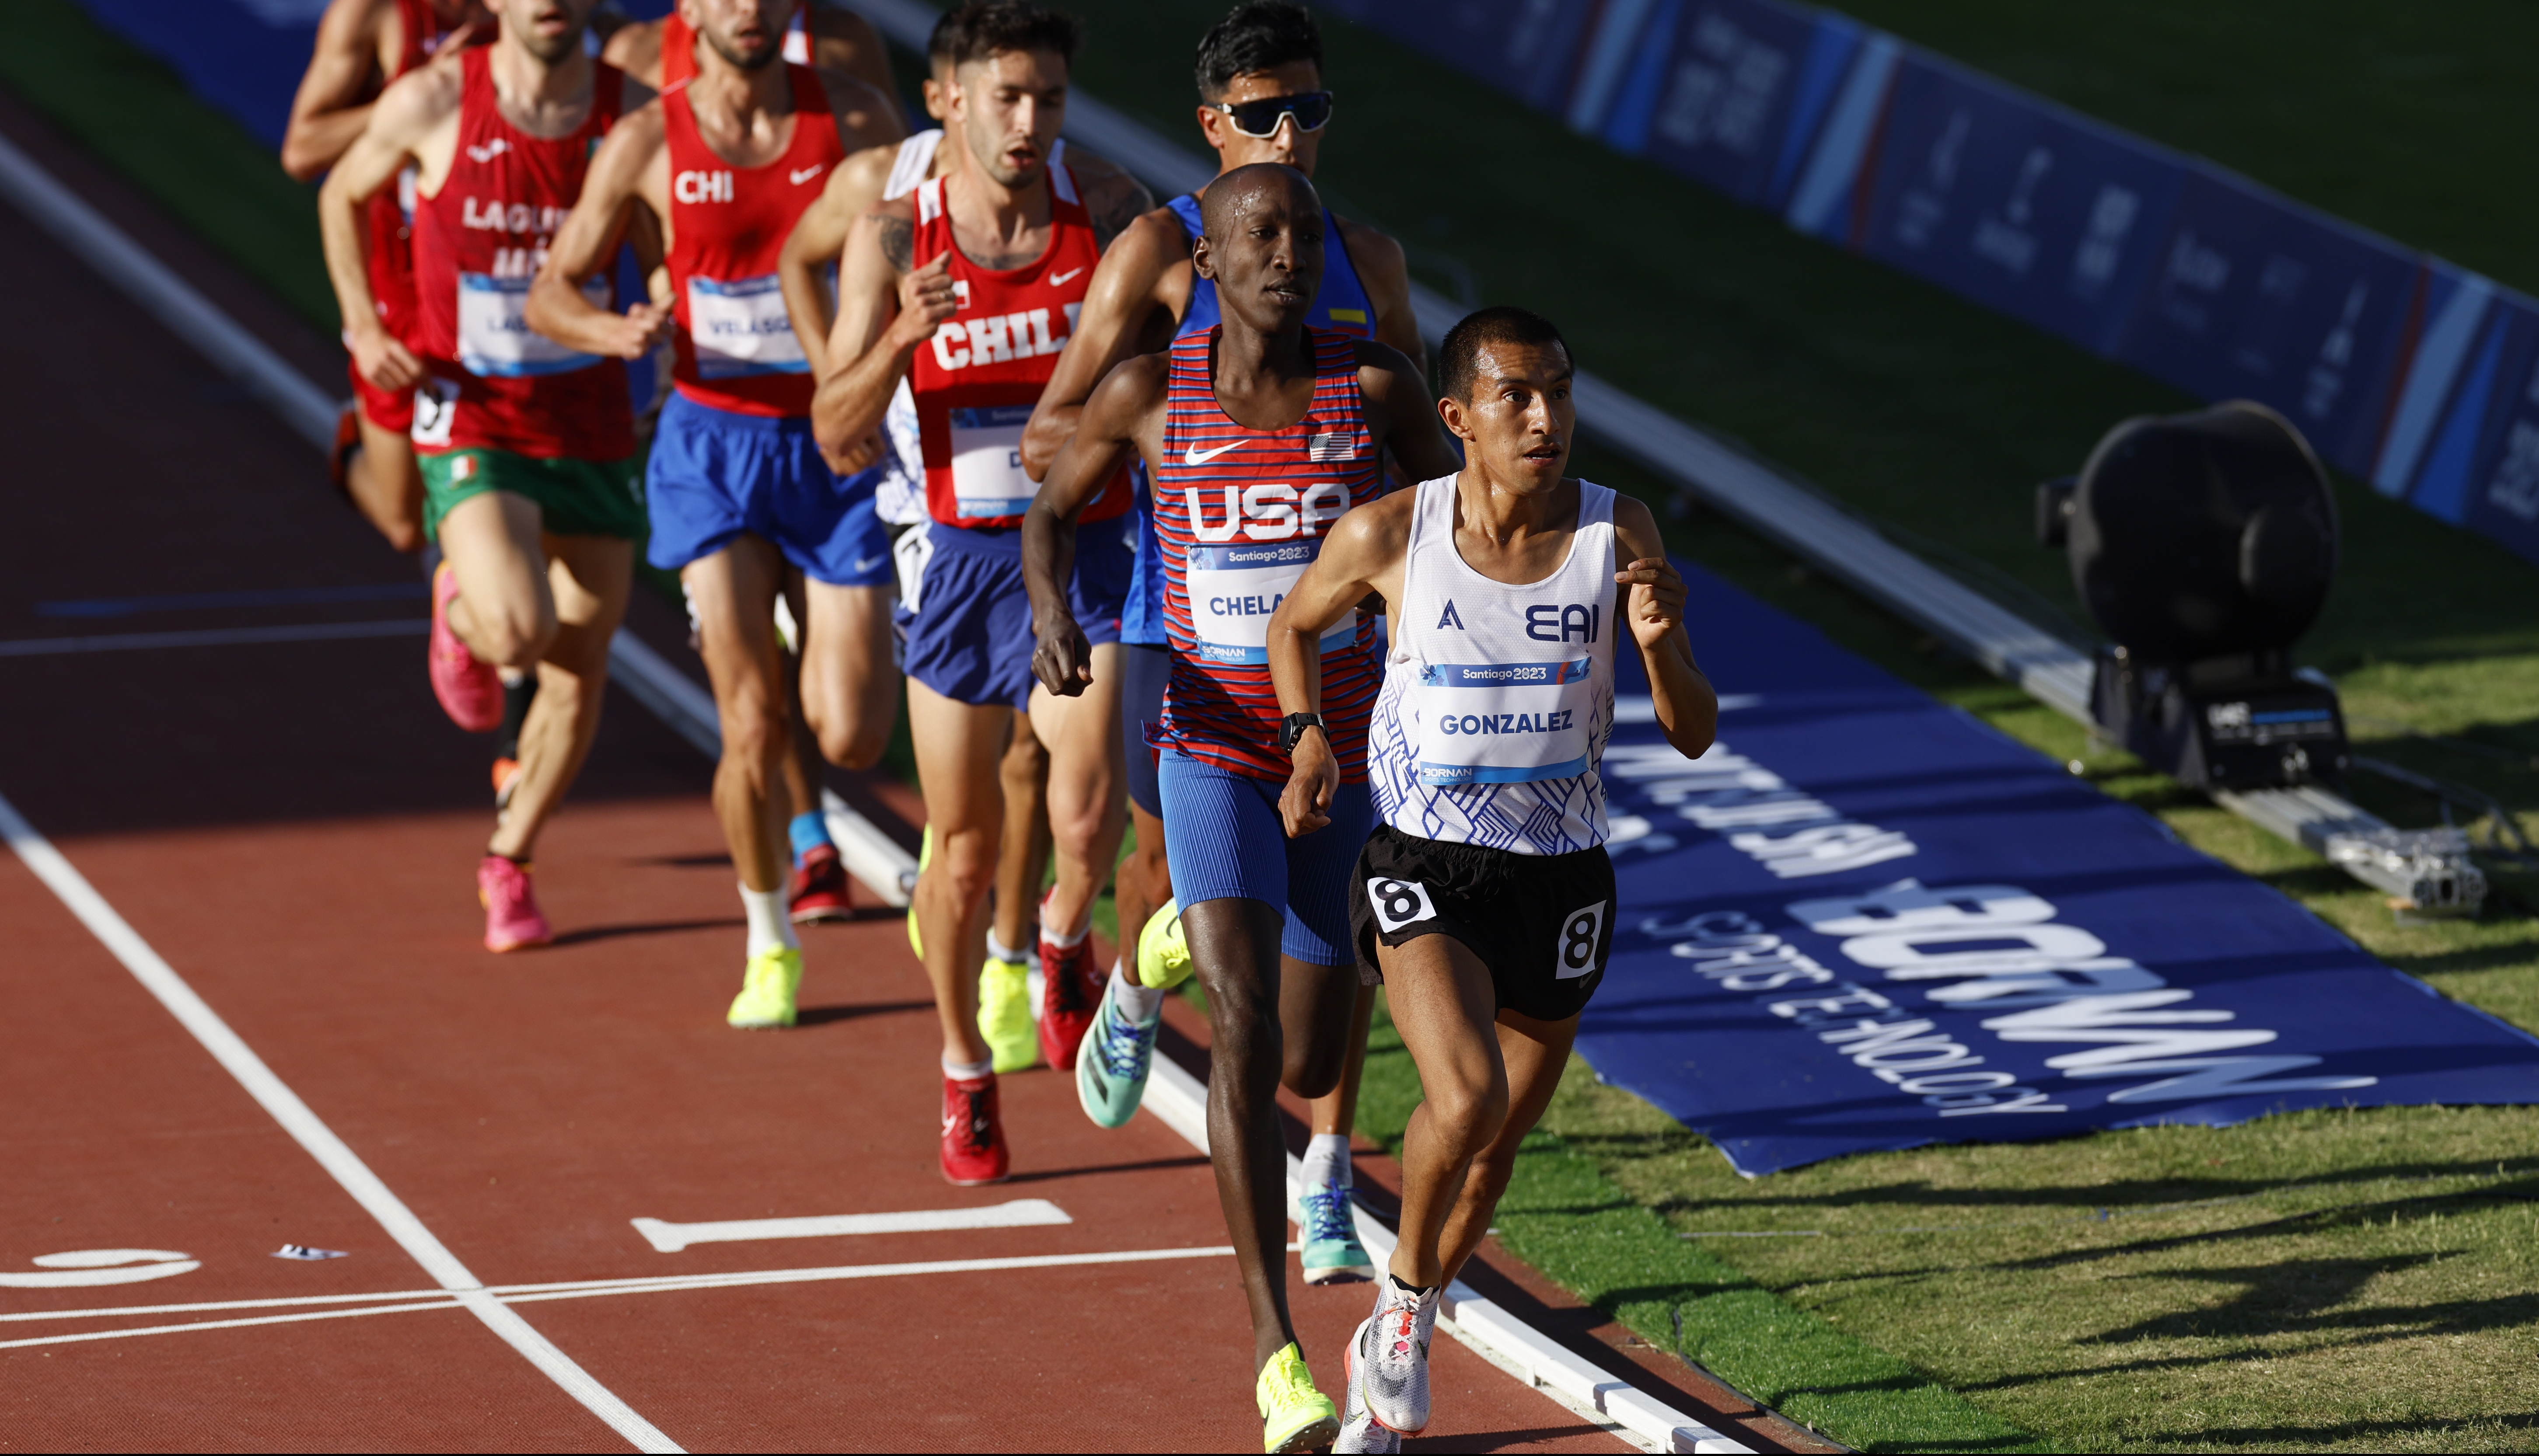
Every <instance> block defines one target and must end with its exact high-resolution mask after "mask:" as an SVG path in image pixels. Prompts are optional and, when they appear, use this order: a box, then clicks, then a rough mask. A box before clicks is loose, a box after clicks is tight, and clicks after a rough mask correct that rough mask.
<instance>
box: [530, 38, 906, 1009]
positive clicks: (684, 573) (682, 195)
mask: <svg viewBox="0 0 2539 1456" xmlns="http://www.w3.org/2000/svg"><path fill="white" fill-rule="evenodd" d="M791 8H792V0H682V7H681V11H680V14H681V16H682V17H683V18H684V20H685V22H686V23H688V24H690V25H693V26H694V27H695V28H696V31H697V33H698V36H699V38H700V41H701V42H702V43H700V44H699V45H698V46H697V47H696V55H697V70H696V73H695V74H694V76H692V77H690V78H689V79H686V80H682V81H678V82H674V83H673V84H672V85H671V87H670V88H669V90H667V91H665V92H663V93H662V94H661V96H660V98H659V99H656V100H654V101H652V103H651V104H649V105H646V106H644V107H643V108H641V109H639V110H636V111H634V112H632V113H630V114H629V115H628V116H627V117H626V119H625V120H624V121H622V122H620V123H619V124H618V126H617V127H616V129H615V130H613V131H612V132H610V133H609V136H608V140H607V141H606V142H605V143H603V144H602V145H601V147H600V149H599V154H598V155H597V156H596V157H595V158H593V159H592V160H591V165H590V176H589V178H588V180H587V181H586V182H585V183H584V185H583V191H582V200H581V201H580V202H578V203H576V204H575V206H574V210H573V214H572V216H571V217H569V218H567V219H566V220H565V224H564V227H563V229H562V230H561V231H560V232H558V233H557V235H556V241H555V246H554V248H553V250H552V251H551V252H550V253H549V254H548V256H547V261H546V266H545V267H544V268H543V269H541V270H540V272H539V274H538V279H537V282H536V284H535V285H534V286H533V287H532V288H531V290H530V296H529V307H528V322H529V325H530V327H532V328H535V329H536V330H538V331H539V332H540V333H541V334H543V335H545V336H546V337H547V338H549V339H551V340H553V341H555V342H556V343H558V344H561V345H563V346H565V347H566V348H570V349H575V350H580V351H583V352H586V353H594V354H595V353H599V352H601V351H604V350H607V349H611V348H613V347H615V346H616V345H617V344H618V343H620V342H621V340H622V339H623V336H624V330H623V328H622V324H623V320H622V319H621V318H620V317H619V316H618V315H617V314H615V313H611V312H609V311H608V310H607V309H605V308H604V307H601V306H599V305H597V304H594V303H593V302H591V301H590V299H589V298H587V297H585V295H584V294H583V289H584V288H585V287H586V286H587V285H588V283H589V282H590V280H591V279H593V278H595V277H597V276H599V275H600V274H601V273H602V271H603V270H605V269H606V268H607V266H608V264H609V262H610V261H611V260H612V259H613V258H614V257H615V256H616V253H617V246H618V238H619V237H620V236H621V235H623V233H624V232H625V231H626V229H627V226H628V224H629V221H630V219H632V218H633V217H635V216H637V215H642V216H646V217H649V218H650V219H651V220H652V224H653V226H655V227H657V228H658V229H659V230H660V232H661V234H662V236H663V239H664V241H665V242H666V244H667V249H668V255H669V285H670V291H671V297H672V299H673V307H674V309H675V311H676V313H677V316H678V324H679V328H678V335H677V351H678V354H677V359H678V363H677V366H676V368H675V370H674V376H675V378H676V380H677V392H676V394H674V395H673V396H672V398H671V399H670V401H669V402H668V403H667V404H666V405H664V406H663V407H662V410H661V420H660V424H659V426H658V427H657V429H656V430H655V431H654V433H653V436H652V457H651V460H650V462H649V464H648V465H647V468H646V472H645V474H646V485H647V494H648V496H649V501H650V504H651V516H652V539H651V544H650V547H649V555H650V560H651V561H652V564H653V565H654V566H657V567H659V568H661V569H662V570H665V571H677V572H678V573H679V574H680V580H681V581H682V582H683V583H684V584H685V585H686V587H687V593H688V601H689V604H690V607H691V609H692V610H693V611H694V612H695V614H696V618H697V626H698V643H699V645H700V646H701V647H702V648H703V649H704V652H705V659H706V671H707V675H708V677H710V678H711V679H712V680H713V682H714V689H715V707H716V711H717V714H718V716H719V718H720V720H721V730H722V761H721V766H720V767H719V768H718V769H717V770H716V773H715V807H716V810H717V812H718V813H719V814H720V815H721V819H722V826H723V834H724V837H725V838H726V839H727V840H728V841H729V842H730V845H731V853H732V862H733V864H734V865H735V866H736V867H737V868H738V869H739V871H740V894H741V902H742V905H743V907H744V908H745V909H746V911H747V914H748V924H749V931H748V950H747V961H746V967H745V970H744V972H743V976H742V988H741V992H740V994H739V996H738V997H737V998H736V999H734V1000H733V1002H732V1004H731V1010H730V1012H729V1014H728V1017H727V1020H728V1021H729V1022H730V1024H731V1025H732V1026H791V1025H793V1021H794V995H795V992H796V990H797V989H798V987H799V986H800V984H801V980H802V951H801V945H800V942H799V941H798V940H797V939H796V938H795V937H794V934H793V928H792V926H791V924H790V923H789V919H788V914H787V911H788V905H787V903H786V871H787V867H788V866H787V859H788V856H787V854H786V850H785V838H786V824H787V821H788V820H789V818H790V817H791V816H792V814H793V812H794V811H795V810H800V811H801V812H805V813H810V814H817V813H818V812H819V805H818V804H817V803H816V802H813V803H810V804H807V805H805V804H802V803H799V802H798V801H794V802H789V800H790V799H791V795H790V792H789V787H788V785H787V784H786V783H785V775H784V771H783V770H784V764H785V761H786V760H787V758H788V756H789V751H790V749H791V747H792V741H793V726H792V721H791V712H790V703H789V694H788V691H787V685H786V682H785V670H784V662H783V656H782V653H783V648H782V646H781V645H780V643H779V642H778V640H777V635H776V627H775V608H776V603H777V600H778V596H779V594H780V593H781V592H782V591H783V590H784V587H785V582H786V576H787V574H788V572H789V570H798V571H800V572H802V573H803V574H804V575H805V576H806V577H808V578H809V583H808V585H807V587H806V588H805V593H804V595H805V601H806V610H805V612H804V614H803V619H802V621H801V623H800V629H801V635H800V641H801V651H802V673H801V680H802V708H803V715H804V716H805V717H806V718H807V719H808V720H809V723H810V726H811V728H812V730H813V732H814V733H816V734H817V736H818V739H819V743H820V750H821V752H822V754H823V755H825V756H826V757H827V758H828V759H829V760H830V761H832V762H835V763H838V764H840V765H841V766H844V767H849V768H864V767H868V766H870V765H871V764H872V763H874V762H875V761H878V760H879V759H880V758H881V754H882V750H883V748H885V747H886V746H887V745H888V743H889V741H890V729H891V724H892V723H893V721H894V720H895V719H896V717H897V711H898V703H897V701H896V694H895V692H894V690H895V689H896V687H897V686H898V685H897V684H896V683H895V682H894V681H893V680H892V674H891V671H890V667H891V662H890V579H891V563H890V538H889V536H888V534H887V533H886V532H884V531H883V529H882V527H881V523H880V522H879V521H878V520H876V519H875V518H874V516H873V507H872V491H873V484H874V481H875V479H876V478H877V477H878V475H879V472H878V471H868V472H865V473H864V474H862V475H858V476H856V477H852V478H849V479H845V480H841V479H839V478H838V477H837V476H835V475H833V474H831V473H830V471H829V468H828V466H827V464H826V463H825V462H823V461H822V459H821V458H820V450H819V446H818V444H817V443H816V442H815V441H814V440H813V439H812V437H811V421H810V413H811V391H812V388H813V383H812V378H811V368H810V363H809V361H808V360H807V359H806V358H805V357H804V355H803V352H802V347H801V345H800V344H799V343H797V342H796V341H795V340H794V337H793V328H792V324H791V322H790V321H789V319H788V318H787V317H786V313H785V296H784V294H783V292H782V291H781V290H780V289H779V288H778V286H777V281H776V260H777V256H778V254H779V253H781V252H782V251H783V250H784V246H785V239H786V237H787V235H788V234H789V233H790V232H792V231H793V223H794V220H795V219H796V218H798V217H800V216H801V214H802V210H803V209H804V208H805V207H808V206H809V205H810V204H811V201H812V199H813V198H815V197H817V196H819V195H820V187H821V184H822V183H823V182H824V181H825V180H826V179H827V176H828V174H829V172H830V171H831V170H833V169H834V168H835V167H836V166H837V165H838V164H839V163H840V162H842V161H844V160H845V159H846V158H847V157H848V156H849V155H850V154H851V153H854V152H858V151H861V150H863V149H864V148H867V147H873V146H878V145H880V144H883V143H889V142H896V141H898V140H899V134H900V125H899V118H898V115H897V108H896V107H895V106H891V105H887V104H875V103H874V98H873V96H872V90H871V88H869V87H866V86H864V85H862V84H861V83H859V82H857V81H855V80H853V79H851V78H831V77H828V76H826V75H825V74H824V73H821V72H817V71H814V70H812V69H811V68H810V67H808V66H797V65H792V64H789V63H788V62H786V61H785V60H783V59H782V58H781V49H782V44H783V41H782V37H783V35H784V25H785V16H786V14H787V12H788V11H789V10H790V9H791ZM829 862H830V863H834V862H835V851H832V852H831V857H830V861H829Z"/></svg>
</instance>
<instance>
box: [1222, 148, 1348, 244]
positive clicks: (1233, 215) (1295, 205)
mask: <svg viewBox="0 0 2539 1456" xmlns="http://www.w3.org/2000/svg"><path fill="white" fill-rule="evenodd" d="M1263 198H1275V199H1277V200H1279V201H1282V202H1284V203H1286V204H1287V209H1288V211H1289V212H1290V213H1291V214H1293V215H1297V216H1302V215H1305V214H1309V213H1310V214H1312V215H1314V216H1317V217H1319V216H1321V214H1322V211H1323V199H1322V197H1321V196H1320V195H1319V194H1317V193H1316V192H1315V191H1314V184H1313V183H1312V182H1310V181H1307V180H1306V179H1305V174H1304V173H1303V172H1300V171H1298V170H1296V169H1295V168H1294V167H1292V166H1281V165H1278V164H1277V163H1274V162H1256V163H1253V164H1251V165H1248V166H1238V167H1236V168H1235V169H1234V170H1232V171H1230V172H1227V173H1226V174H1225V175H1223V176H1221V177H1218V178H1217V179H1216V180H1215V181H1213V182H1210V183H1208V184H1207V195H1206V196H1204V197H1202V198H1201V199H1200V203H1199V222H1200V231H1201V232H1203V233H1205V234H1206V235H1207V236H1208V237H1209V238H1211V239H1213V240H1214V241H1216V242H1217V243H1219V244H1222V243H1223V242H1224V241H1225V239H1226V235H1227V233H1228V232H1229V231H1230V230H1231V229H1232V228H1233V226H1234V221H1235V219H1237V218H1240V217H1242V216H1243V215H1244V214H1245V213H1248V212H1250V211H1252V209H1253V207H1254V206H1255V205H1256V203H1257V202H1258V201H1259V200H1260V199H1263Z"/></svg>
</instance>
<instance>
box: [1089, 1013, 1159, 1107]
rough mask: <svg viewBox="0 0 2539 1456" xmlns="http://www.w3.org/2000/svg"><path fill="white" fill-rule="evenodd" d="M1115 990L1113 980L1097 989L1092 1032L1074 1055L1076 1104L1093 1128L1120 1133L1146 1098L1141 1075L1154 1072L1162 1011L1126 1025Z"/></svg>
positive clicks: (1126, 1021) (1143, 1078)
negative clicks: (1098, 999) (1117, 1129)
mask: <svg viewBox="0 0 2539 1456" xmlns="http://www.w3.org/2000/svg"><path fill="white" fill-rule="evenodd" d="M1118 989H1119V983H1118V982H1117V981H1116V980H1105V981H1104V982H1103V983H1102V1000H1101V1002H1100V1003H1099V1004H1097V1005H1096V1006H1095V1007H1094V1008H1093V1026H1092V1029H1090V1030H1088V1031H1087V1032H1086V1033H1085V1035H1084V1045H1083V1046H1082V1047H1081V1048H1080V1049H1078V1050H1077V1052H1076V1054H1075V1099H1076V1100H1077V1101H1079V1102H1081V1103H1083V1104H1084V1115H1085V1116H1087V1117H1090V1118H1092V1119H1093V1125H1094V1126H1096V1127H1120V1126H1122V1125H1124V1124H1126V1123H1127V1122H1128V1120H1129V1119H1130V1118H1132V1117H1134V1116H1136V1115H1137V1104H1138V1103H1139V1102H1140V1101H1142V1100H1144V1099H1145V1095H1146V1074H1147V1073H1149V1072H1152V1071H1153V1070H1154V1069H1155V1032H1157V1031H1158V1030H1160V1029H1162V1027H1163V1025H1164V1012H1163V1008H1161V1007H1157V1008H1156V1009H1155V1014H1154V1015H1153V1016H1152V1017H1149V1018H1147V1019H1146V1020H1145V1021H1142V1022H1132V1021H1130V1020H1129V1017H1128V1014H1127V1013H1125V1012H1123V1011H1122V1010H1121V1009H1120V1006H1119V1003H1118V1002H1116V1001H1114V1000H1113V999H1112V993H1113V992H1114V991H1116V990H1118Z"/></svg>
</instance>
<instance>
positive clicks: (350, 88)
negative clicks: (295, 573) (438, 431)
mask: <svg viewBox="0 0 2539 1456" xmlns="http://www.w3.org/2000/svg"><path fill="white" fill-rule="evenodd" d="M492 32H493V17H492V16H490V15H488V14H486V12H485V8H484V6H483V5H482V4H481V3H480V0H331V3H330V4H328V5H327V7H326V14H325V15H324V17H323V18H321V19H320V20H319V21H318V22H317V44H316V48H315V50H314V52H313V53H312V54H311V55H310V56H309V70H308V72H307V73H306V74H305V75H303V76H302V77H301V78H300V92H299V94H298V95H297V96H295V97H293V98H292V99H291V123H290V126H289V128H288V129H287V130H285V131H284V132H283V134H282V169H283V170H285V171H287V172H289V173H291V175H292V176H294V177H296V178H298V179H299V180H301V181H304V182H306V181H309V180H311V179H313V178H315V177H317V176H318V175H319V174H321V173H323V172H324V171H325V170H326V169H327V168H328V167H331V166H333V165H335V163H336V161H337V160H338V159H340V158H341V157H342V156H343V155H344V150H345V149H346V148H348V147H350V146H352V145H353V141H354V139H355V138H357V137H359V136H360V135H361V134H362V129H363V128H364V127H366V126H368V125H369V124H370V119H371V107H372V105H373V103H374V102H376V101H377V99H378V95H379V91H380V89H381V88H383V87H385V86H386V85H387V84H388V83H390V82H392V81H394V80H396V79H397V78H398V77H400V76H403V75H404V74H406V73H407V72H408V71H411V70H413V69H415V68H416V67H417V66H420V65H423V64H424V63H425V62H427V61H429V60H431V59H432V58H433V57H434V56H436V55H440V56H446V57H449V58H451V59H453V60H454V58H455V57H456V55H457V53H458V51H459V50H460V49H461V48H462V47H463V46H465V45H466V44H467V42H468V41H470V40H482V39H485V38H487V37H488V36H490V35H491V33H492ZM406 190H407V189H406V188H405V187H402V186H400V187H399V188H397V189H395V190H393V191H388V190H383V191H381V192H380V193H378V195H377V196H375V197H373V198H372V199H371V200H370V202H369V204H368V205H367V206H366V207H365V208H364V209H363V224H364V226H365V227H366V228H367V229H368V230H369V234H370V236H369V256H370V269H371V298H372V301H373V303H374V304H375V305H376V307H377V313H378V319H379V323H380V326H381V327H383V328H385V329H386V330H387V331H388V333H389V334H390V335H392V336H394V337H396V338H399V339H403V340H405V341H406V342H407V343H408V344H409V345H410V344H412V342H413V334H414V259H413V250H412V247H411V245H410V243H409V240H408V232H407V229H408V216H407V210H408V208H409V207H411V205H412V199H411V198H410V197H408V196H401V195H400V193H403V192H405V191H406ZM347 372H348V373H350V374H351V376H352V380H353V398H354V400H355V405H354V407H353V408H352V409H349V410H346V411H345V412H344V416H343V418H342V419H341V420H340V421H338V422H337V423H336V426H335V448H334V452H333V454H332V455H331V456H330V468H331V471H332V473H333V476H334V481H335V489H336V490H337V491H339V492H341V493H342V494H343V496H344V498H345V499H347V500H349V501H351V502H352V504H353V507H354V508H355V509H357V510H359V511H360V512H361V513H362V515H363V517H364V518H365V519H367V520H369V521H370V523H371V524H372V525H373V526H374V527H376V528H377V530H378V533H379V534H380V535H381V536H384V537H386V538H387V543H388V545H389V546H391V547H393V548H395V549H396V550H398V551H405V552H412V551H421V550H422V549H423V545H424V537H423V477H422V476H420V475H418V474H416V473H415V468H414V446H413V445H412V444H410V443H408V442H407V440H406V431H407V430H409V429H410V428H412V426H413V424H414V395H413V392H412V391H411V390H403V389H381V388H379V387H378V386H377V385H374V384H373V383H371V381H370V380H368V379H366V378H364V377H362V372H361V370H359V369H355V368H350V367H349V366H348V367H347Z"/></svg>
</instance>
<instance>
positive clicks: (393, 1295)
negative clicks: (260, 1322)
mask: <svg viewBox="0 0 2539 1456" xmlns="http://www.w3.org/2000/svg"><path fill="white" fill-rule="evenodd" d="M381 1299H435V1300H440V1301H442V1302H445V1303H446V1302H447V1301H448V1299H449V1291H447V1290H391V1291H388V1292H386V1293H383V1294H300V1295H295V1296H293V1297H290V1298H276V1299H203V1300H197V1301H195V1302H193V1303H190V1304H115V1305H108V1306H106V1307H105V1308H103V1309H21V1310H17V1311H14V1312H12V1313H9V1314H0V1324H20V1323H25V1322H27V1321H29V1320H51V1319H128V1318H135V1317H138V1316H141V1315H149V1314H207V1313H209V1312H211V1311H212V1310H215V1309H296V1308H299V1307H301V1306H302V1305H308V1304H366V1303H376V1302H377V1301H378V1300H381Z"/></svg>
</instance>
